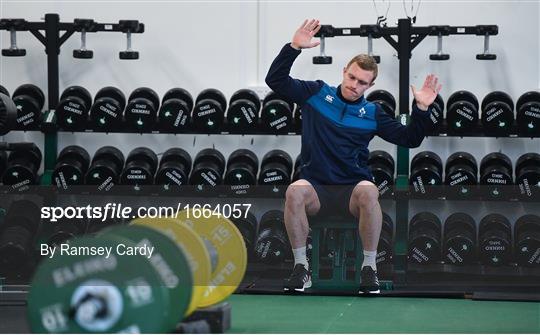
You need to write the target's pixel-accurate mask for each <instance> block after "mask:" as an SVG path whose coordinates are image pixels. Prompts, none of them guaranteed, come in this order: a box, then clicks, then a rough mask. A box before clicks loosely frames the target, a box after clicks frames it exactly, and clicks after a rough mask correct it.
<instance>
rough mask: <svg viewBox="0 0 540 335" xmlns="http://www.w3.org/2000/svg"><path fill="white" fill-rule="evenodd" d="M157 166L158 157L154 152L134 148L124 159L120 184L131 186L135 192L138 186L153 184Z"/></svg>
mask: <svg viewBox="0 0 540 335" xmlns="http://www.w3.org/2000/svg"><path fill="white" fill-rule="evenodd" d="M157 165H158V157H157V155H156V153H155V152H154V151H152V150H151V149H149V148H146V147H138V148H135V149H133V150H131V151H130V152H129V154H128V156H127V158H126V165H125V166H124V170H123V171H122V175H121V176H120V183H121V184H122V185H133V186H134V189H135V190H138V189H139V187H140V185H151V184H154V175H155V174H156V168H157Z"/></svg>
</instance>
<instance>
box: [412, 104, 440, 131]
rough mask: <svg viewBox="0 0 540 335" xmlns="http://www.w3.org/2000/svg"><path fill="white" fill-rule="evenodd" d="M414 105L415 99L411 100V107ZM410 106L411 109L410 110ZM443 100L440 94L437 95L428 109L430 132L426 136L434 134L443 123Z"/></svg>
mask: <svg viewBox="0 0 540 335" xmlns="http://www.w3.org/2000/svg"><path fill="white" fill-rule="evenodd" d="M414 105H416V99H413V102H412V106H414ZM412 106H411V108H412ZM443 111H444V100H443V98H442V97H441V95H440V94H437V97H435V101H433V103H432V104H431V105H430V106H429V107H428V112H429V118H430V120H431V123H432V127H431V130H430V131H429V132H428V134H436V133H438V132H439V129H440V127H441V125H442V122H443Z"/></svg>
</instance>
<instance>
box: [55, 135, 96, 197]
mask: <svg viewBox="0 0 540 335" xmlns="http://www.w3.org/2000/svg"><path fill="white" fill-rule="evenodd" d="M89 165H90V155H89V154H88V151H86V150H85V149H84V148H83V147H80V146H78V145H70V146H67V147H65V148H64V149H62V151H60V153H59V154H58V158H57V160H56V166H55V167H54V171H53V174H52V180H53V182H54V184H56V187H58V188H60V189H67V188H68V185H82V184H84V177H85V175H86V172H87V171H88V166H89Z"/></svg>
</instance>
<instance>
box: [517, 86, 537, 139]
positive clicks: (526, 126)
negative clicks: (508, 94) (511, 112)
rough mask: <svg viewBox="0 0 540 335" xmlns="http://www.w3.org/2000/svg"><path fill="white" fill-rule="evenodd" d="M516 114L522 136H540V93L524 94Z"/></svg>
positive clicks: (520, 98)
mask: <svg viewBox="0 0 540 335" xmlns="http://www.w3.org/2000/svg"><path fill="white" fill-rule="evenodd" d="M516 113H517V115H516V121H517V125H518V132H519V134H520V135H521V136H531V137H532V136H535V137H536V136H540V92H538V91H529V92H525V93H523V94H522V95H521V96H520V97H519V99H518V101H517V104H516Z"/></svg>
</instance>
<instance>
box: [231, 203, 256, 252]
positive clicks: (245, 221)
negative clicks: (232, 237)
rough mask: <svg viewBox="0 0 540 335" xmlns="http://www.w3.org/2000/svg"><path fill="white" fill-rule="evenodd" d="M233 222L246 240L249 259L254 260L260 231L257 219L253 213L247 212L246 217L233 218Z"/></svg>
mask: <svg viewBox="0 0 540 335" xmlns="http://www.w3.org/2000/svg"><path fill="white" fill-rule="evenodd" d="M231 221H232V222H233V223H234V225H235V226H236V227H237V228H238V230H240V233H241V234H242V237H243V238H244V242H245V243H246V249H247V251H248V257H249V259H251V258H253V256H254V251H255V242H256V238H257V230H258V222H257V218H256V217H255V215H254V214H253V213H252V212H247V213H246V215H245V216H244V215H242V216H240V218H231Z"/></svg>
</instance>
